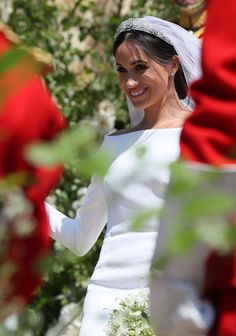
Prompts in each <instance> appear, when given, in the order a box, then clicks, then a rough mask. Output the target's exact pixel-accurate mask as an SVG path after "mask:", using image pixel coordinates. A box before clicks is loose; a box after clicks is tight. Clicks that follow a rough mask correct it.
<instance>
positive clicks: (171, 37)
mask: <svg viewBox="0 0 236 336" xmlns="http://www.w3.org/2000/svg"><path fill="white" fill-rule="evenodd" d="M128 30H139V31H144V32H147V33H150V34H152V35H155V36H158V37H159V38H161V39H163V40H164V41H166V42H167V43H169V44H171V45H172V46H173V47H174V49H175V50H176V53H177V55H178V56H179V60H180V63H181V66H182V69H183V72H184V76H185V79H186V82H187V85H188V87H189V86H190V85H191V84H192V83H193V82H194V81H195V80H197V79H198V78H199V77H200V76H201V41H200V40H199V39H198V38H196V37H195V36H194V35H193V34H192V33H190V32H188V31H187V30H185V29H184V28H182V27H180V26H178V25H177V24H175V23H173V22H169V21H165V20H162V19H159V18H156V17H154V16H145V17H143V18H137V19H128V20H126V21H124V22H122V23H121V24H120V26H119V27H118V29H117V33H116V35H115V39H116V38H117V37H118V36H119V34H120V33H121V32H122V31H128ZM127 102H128V108H129V115H130V122H131V126H136V125H137V124H139V123H140V122H141V121H142V119H143V116H144V111H143V110H137V109H136V108H135V107H134V106H133V104H132V102H131V101H130V99H129V98H128V97H127ZM182 102H183V104H184V105H185V106H187V107H188V108H189V109H190V110H192V109H193V108H194V102H193V100H192V98H191V97H190V95H188V96H187V97H186V98H185V99H184V100H182Z"/></svg>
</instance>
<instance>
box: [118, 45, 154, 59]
mask: <svg viewBox="0 0 236 336" xmlns="http://www.w3.org/2000/svg"><path fill="white" fill-rule="evenodd" d="M115 58H116V62H117V63H120V62H129V63H133V62H137V61H138V60H140V61H143V62H149V61H150V57H149V56H148V55H147V54H146V53H145V51H143V50H142V48H140V47H139V46H138V45H137V44H136V43H134V42H131V41H124V42H123V43H121V44H120V46H119V47H118V48H117V50H116V54H115Z"/></svg>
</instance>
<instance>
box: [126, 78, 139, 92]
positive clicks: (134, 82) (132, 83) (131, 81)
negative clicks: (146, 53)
mask: <svg viewBox="0 0 236 336" xmlns="http://www.w3.org/2000/svg"><path fill="white" fill-rule="evenodd" d="M137 84H138V81H137V80H135V79H134V78H133V77H129V78H128V79H127V82H126V85H127V88H129V89H131V88H134V87H136V86H137Z"/></svg>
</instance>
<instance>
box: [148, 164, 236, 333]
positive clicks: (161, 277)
mask: <svg viewBox="0 0 236 336" xmlns="http://www.w3.org/2000/svg"><path fill="white" fill-rule="evenodd" d="M182 169H183V171H182V174H184V175H188V176H189V178H191V177H192V178H194V180H196V177H197V181H198V182H197V185H196V186H195V187H194V188H192V189H190V190H189V192H188V194H185V195H184V196H183V195H181V194H180V195H179V197H176V195H172V194H171V193H169V192H168V193H167V197H166V200H165V207H164V211H163V213H162V216H161V220H160V227H159V237H161V239H158V238H157V243H156V250H155V254H154V260H155V264H156V262H157V261H158V260H159V258H160V256H161V255H162V254H163V252H164V251H165V249H166V247H167V245H168V243H169V242H170V240H171V238H172V234H173V232H174V225H175V218H177V217H178V216H179V215H180V214H181V213H182V210H183V209H184V207H185V206H186V200H188V199H194V197H195V196H196V195H197V194H198V195H205V194H207V193H208V192H211V193H212V192H213V193H216V194H218V195H222V193H225V192H226V193H227V194H229V195H231V197H232V199H233V200H234V202H236V194H235V190H236V172H235V167H233V166H232V168H230V166H228V167H227V166H226V167H224V170H222V172H221V173H220V175H219V176H218V178H213V177H212V173H213V172H214V171H216V170H213V169H212V168H211V167H210V166H207V165H202V164H196V165H194V164H193V165H183V166H182ZM209 173H210V174H211V178H209V179H208V180H207V178H206V177H207V174H209ZM171 184H172V183H170V187H171ZM199 216H201V219H203V218H204V217H203V216H204V215H203V214H201V215H200V214H199ZM223 216H225V215H223ZM223 218H224V217H223ZM205 219H206V220H207V218H205ZM218 219H219V215H218ZM210 220H211V221H212V218H211V219H210ZM192 225H193V223H192ZM208 255H209V247H208V246H207V245H206V243H203V242H199V244H198V245H197V246H195V247H193V248H192V249H190V250H189V251H188V252H187V253H185V254H184V255H180V256H175V257H174V256H173V257H171V258H170V259H169V260H168V261H166V262H165V264H164V265H163V266H162V268H161V269H160V266H159V271H158V273H156V272H153V273H152V276H151V317H152V319H151V321H152V325H153V327H154V330H155V331H156V332H157V334H158V335H159V336H183V335H188V336H203V335H207V331H208V330H209V328H210V327H211V326H212V324H213V322H214V317H215V316H214V315H215V314H214V311H213V308H212V306H211V305H210V304H209V303H208V302H207V301H205V300H202V299H201V293H202V286H203V278H204V270H205V261H206V257H207V256H208Z"/></svg>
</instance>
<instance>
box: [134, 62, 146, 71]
mask: <svg viewBox="0 0 236 336" xmlns="http://www.w3.org/2000/svg"><path fill="white" fill-rule="evenodd" d="M145 69H147V66H146V65H145V64H137V65H136V70H138V71H139V70H145Z"/></svg>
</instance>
